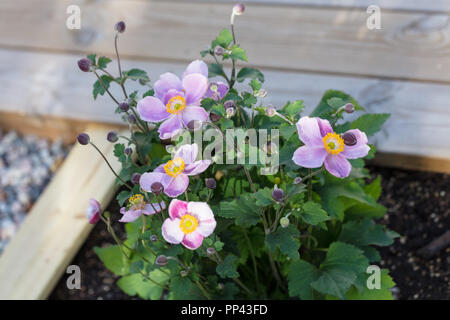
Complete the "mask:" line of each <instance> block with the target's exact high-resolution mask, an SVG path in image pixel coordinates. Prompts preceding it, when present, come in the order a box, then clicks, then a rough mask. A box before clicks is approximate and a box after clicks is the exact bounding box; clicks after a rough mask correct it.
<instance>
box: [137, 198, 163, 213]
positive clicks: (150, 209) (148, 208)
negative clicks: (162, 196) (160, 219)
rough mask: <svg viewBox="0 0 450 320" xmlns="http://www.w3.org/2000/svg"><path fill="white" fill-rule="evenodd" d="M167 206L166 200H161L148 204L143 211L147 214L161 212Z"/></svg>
mask: <svg viewBox="0 0 450 320" xmlns="http://www.w3.org/2000/svg"><path fill="white" fill-rule="evenodd" d="M165 208H166V204H165V203H164V201H161V202H160V203H152V204H146V205H145V208H144V210H142V213H143V214H146V215H152V214H155V213H157V212H161V211H162V210H164V209H165ZM155 210H156V211H155Z"/></svg>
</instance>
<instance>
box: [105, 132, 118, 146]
mask: <svg viewBox="0 0 450 320" xmlns="http://www.w3.org/2000/svg"><path fill="white" fill-rule="evenodd" d="M106 140H108V141H109V142H112V143H114V142H117V140H119V137H118V136H117V132H115V131H110V132H108V134H107V135H106Z"/></svg>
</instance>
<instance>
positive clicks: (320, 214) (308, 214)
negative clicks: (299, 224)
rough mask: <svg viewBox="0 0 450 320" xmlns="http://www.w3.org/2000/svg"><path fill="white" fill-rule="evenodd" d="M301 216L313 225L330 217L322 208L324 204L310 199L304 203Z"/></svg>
mask: <svg viewBox="0 0 450 320" xmlns="http://www.w3.org/2000/svg"><path fill="white" fill-rule="evenodd" d="M301 218H302V219H303V221H305V222H306V223H308V224H310V225H313V226H316V225H318V224H319V223H321V222H324V221H327V220H329V219H330V217H328V214H327V213H326V212H325V210H323V209H322V206H321V205H320V204H318V203H316V202H313V201H308V202H306V203H305V204H304V205H303V213H302V214H301Z"/></svg>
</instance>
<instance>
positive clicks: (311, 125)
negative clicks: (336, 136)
mask: <svg viewBox="0 0 450 320" xmlns="http://www.w3.org/2000/svg"><path fill="white" fill-rule="evenodd" d="M323 121H326V120H323ZM327 122H328V121H327ZM321 123H322V126H323V128H326V127H327V125H326V122H321ZM297 131H298V136H299V138H300V140H302V142H303V143H304V144H306V145H308V146H311V147H318V146H323V140H322V138H323V137H322V134H321V131H320V126H319V121H318V118H310V117H302V118H300V120H299V121H298V122H297Z"/></svg>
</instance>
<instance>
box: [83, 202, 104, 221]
mask: <svg viewBox="0 0 450 320" xmlns="http://www.w3.org/2000/svg"><path fill="white" fill-rule="evenodd" d="M101 211H102V208H101V206H100V203H99V202H98V201H97V200H95V199H89V206H88V207H87V209H86V218H88V220H89V223H90V224H96V223H97V222H98V220H99V219H100V212H101Z"/></svg>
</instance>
